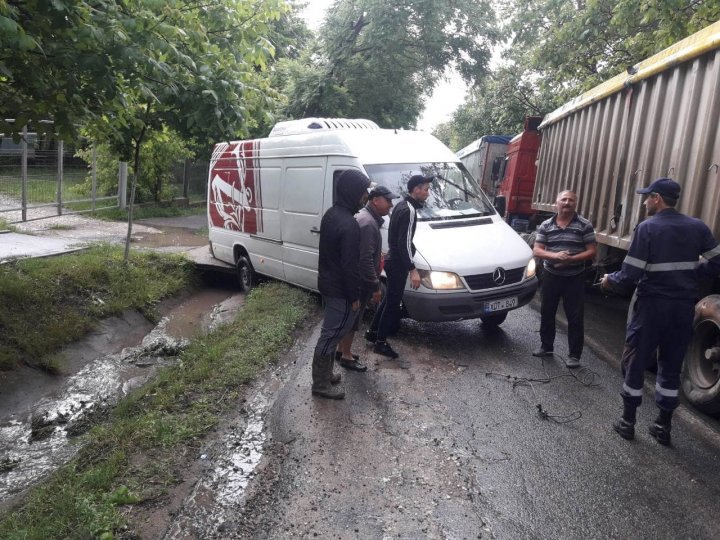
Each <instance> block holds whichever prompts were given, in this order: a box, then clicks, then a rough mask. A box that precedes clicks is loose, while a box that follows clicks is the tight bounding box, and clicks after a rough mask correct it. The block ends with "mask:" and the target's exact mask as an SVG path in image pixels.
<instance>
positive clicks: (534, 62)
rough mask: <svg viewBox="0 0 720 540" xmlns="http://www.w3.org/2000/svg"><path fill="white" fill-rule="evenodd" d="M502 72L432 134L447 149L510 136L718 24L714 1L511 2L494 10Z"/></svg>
mask: <svg viewBox="0 0 720 540" xmlns="http://www.w3.org/2000/svg"><path fill="white" fill-rule="evenodd" d="M498 9H499V11H500V14H501V17H500V18H501V19H502V20H503V21H504V25H503V30H504V32H505V34H506V36H507V38H508V45H507V47H506V49H505V51H504V53H503V59H504V61H503V64H502V67H500V68H497V69H496V70H495V71H494V73H493V74H492V76H491V77H490V78H488V79H487V80H485V81H482V82H481V84H479V85H476V86H475V87H474V88H473V90H472V91H471V93H470V95H469V98H468V100H467V101H466V103H464V104H463V105H462V106H461V107H460V108H458V110H457V111H456V112H455V114H454V115H453V118H452V119H451V121H450V122H448V123H447V124H446V125H444V126H442V128H441V129H439V130H438V131H437V133H438V134H439V135H440V136H441V137H442V140H444V141H445V142H447V143H449V144H450V145H451V146H452V147H453V148H455V149H459V148H462V147H463V146H465V145H466V144H469V143H470V142H472V141H473V140H475V139H477V138H479V137H481V136H483V135H490V134H513V133H517V132H518V131H519V130H520V129H521V127H522V119H523V117H524V116H528V115H543V114H547V113H549V112H551V111H553V110H554V109H556V108H557V107H559V106H560V105H562V104H563V103H565V102H566V101H568V100H569V99H571V98H573V97H575V96H577V95H579V94H581V93H582V92H584V91H586V90H589V89H591V88H593V87H595V86H596V85H597V84H599V83H601V82H603V81H605V80H607V79H610V78H611V77H614V76H615V75H617V74H618V73H621V72H623V71H625V70H626V68H628V67H630V66H633V65H634V64H636V63H638V62H640V61H642V60H644V59H646V58H648V57H650V56H652V55H653V54H655V53H657V52H659V51H661V50H662V49H664V48H666V47H668V46H670V45H672V44H673V43H675V42H677V41H679V40H681V39H683V38H685V37H687V36H688V35H690V34H692V33H693V32H696V31H698V30H700V29H702V28H704V27H705V26H707V25H709V24H711V23H714V22H715V21H717V20H718V19H720V0H705V1H697V0H640V1H638V0H588V1H586V2H579V1H576V0H511V1H510V2H507V3H502V4H498Z"/></svg>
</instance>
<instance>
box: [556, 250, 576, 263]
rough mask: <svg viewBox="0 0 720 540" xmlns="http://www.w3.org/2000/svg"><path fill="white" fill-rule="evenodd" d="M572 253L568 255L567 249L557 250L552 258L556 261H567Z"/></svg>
mask: <svg viewBox="0 0 720 540" xmlns="http://www.w3.org/2000/svg"><path fill="white" fill-rule="evenodd" d="M571 256H572V255H570V252H569V251H558V252H556V253H555V257H554V259H555V260H556V261H563V262H564V261H568V260H569V259H570V257H571Z"/></svg>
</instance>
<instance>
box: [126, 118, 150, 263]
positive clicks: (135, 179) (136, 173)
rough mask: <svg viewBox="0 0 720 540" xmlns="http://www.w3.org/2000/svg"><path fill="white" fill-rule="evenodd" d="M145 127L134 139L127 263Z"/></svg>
mask: <svg viewBox="0 0 720 540" xmlns="http://www.w3.org/2000/svg"><path fill="white" fill-rule="evenodd" d="M145 129H146V128H145V127H143V128H142V131H140V136H139V137H138V138H137V139H136V140H135V159H134V163H135V165H134V172H133V179H132V188H131V189H130V206H129V209H128V228H127V236H126V237H125V256H124V257H123V262H124V263H127V261H128V258H129V257H130V237H131V236H132V226H133V209H134V208H135V188H136V187H137V182H138V178H139V177H140V146H141V145H142V140H143V137H144V136H145Z"/></svg>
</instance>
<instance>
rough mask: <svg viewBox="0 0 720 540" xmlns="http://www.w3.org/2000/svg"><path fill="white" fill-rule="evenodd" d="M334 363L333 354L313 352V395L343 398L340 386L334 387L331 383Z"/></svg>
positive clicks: (343, 394)
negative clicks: (323, 354)
mask: <svg viewBox="0 0 720 540" xmlns="http://www.w3.org/2000/svg"><path fill="white" fill-rule="evenodd" d="M334 363H335V355H334V354H328V355H325V356H322V355H321V354H319V353H315V354H314V355H313V363H312V380H313V384H312V393H313V395H314V396H320V397H324V398H328V399H343V398H344V397H345V392H344V391H343V390H342V389H340V388H335V387H334V386H333V384H332V380H333V364H334ZM338 382H339V381H338Z"/></svg>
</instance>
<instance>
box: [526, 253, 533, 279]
mask: <svg viewBox="0 0 720 540" xmlns="http://www.w3.org/2000/svg"><path fill="white" fill-rule="evenodd" d="M534 275H535V258H534V257H533V258H532V259H530V262H529V263H527V266H526V267H525V279H530V278H531V277H533V276H534Z"/></svg>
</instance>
